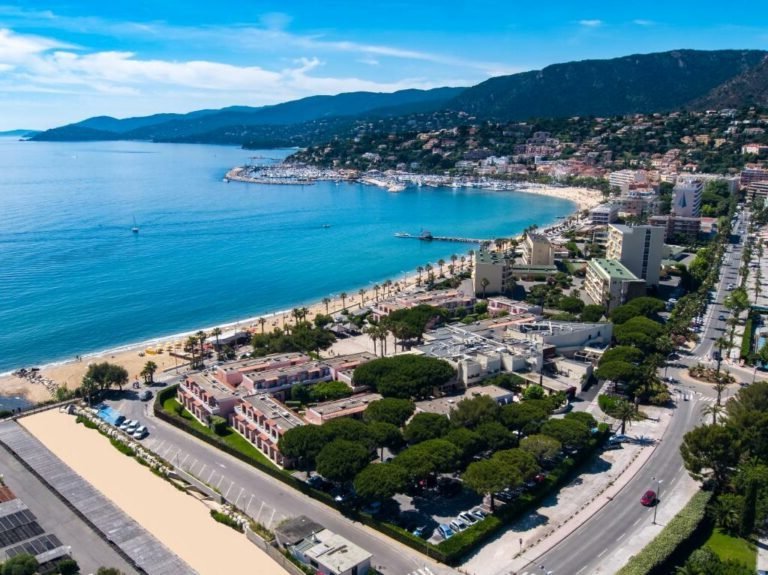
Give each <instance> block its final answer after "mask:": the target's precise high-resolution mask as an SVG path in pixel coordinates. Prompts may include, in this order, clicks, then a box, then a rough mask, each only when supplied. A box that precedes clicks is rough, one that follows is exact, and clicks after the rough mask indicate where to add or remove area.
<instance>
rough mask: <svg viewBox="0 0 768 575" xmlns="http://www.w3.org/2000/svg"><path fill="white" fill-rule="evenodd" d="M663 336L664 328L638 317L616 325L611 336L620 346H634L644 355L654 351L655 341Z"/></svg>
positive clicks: (645, 318)
mask: <svg viewBox="0 0 768 575" xmlns="http://www.w3.org/2000/svg"><path fill="white" fill-rule="evenodd" d="M663 334H664V327H663V326H662V325H661V324H659V323H657V322H655V321H653V320H650V319H648V318H647V317H643V316H638V317H633V318H632V319H630V320H627V321H626V322H624V323H623V324H621V325H617V326H616V327H615V329H614V330H613V335H614V337H615V338H616V341H617V342H619V344H620V345H627V346H634V347H637V348H638V349H640V350H641V351H643V352H645V353H650V352H652V351H653V350H654V344H655V342H656V340H657V339H658V338H659V337H660V336H661V335H663Z"/></svg>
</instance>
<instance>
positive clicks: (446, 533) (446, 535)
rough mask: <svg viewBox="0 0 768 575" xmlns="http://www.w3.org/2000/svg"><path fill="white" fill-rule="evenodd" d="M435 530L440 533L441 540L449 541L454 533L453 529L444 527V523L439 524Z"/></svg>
mask: <svg viewBox="0 0 768 575" xmlns="http://www.w3.org/2000/svg"><path fill="white" fill-rule="evenodd" d="M437 530H438V531H439V532H440V535H442V537H443V539H450V538H451V537H452V536H453V534H454V533H455V532H454V531H453V529H451V528H450V527H449V526H448V525H445V524H444V523H441V524H440V525H438V526H437Z"/></svg>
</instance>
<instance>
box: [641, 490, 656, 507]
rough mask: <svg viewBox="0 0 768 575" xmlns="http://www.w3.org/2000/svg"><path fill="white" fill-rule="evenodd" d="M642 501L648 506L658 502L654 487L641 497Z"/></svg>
mask: <svg viewBox="0 0 768 575" xmlns="http://www.w3.org/2000/svg"><path fill="white" fill-rule="evenodd" d="M640 503H642V504H643V505H645V506H646V507H651V506H652V505H653V504H654V503H656V492H655V491H654V490H653V489H649V490H648V491H646V492H645V493H644V494H643V496H642V497H641V498H640Z"/></svg>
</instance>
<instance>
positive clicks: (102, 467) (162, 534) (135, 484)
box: [19, 409, 286, 575]
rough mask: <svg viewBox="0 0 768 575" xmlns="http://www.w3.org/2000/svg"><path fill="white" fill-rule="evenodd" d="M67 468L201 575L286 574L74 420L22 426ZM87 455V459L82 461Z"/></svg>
mask: <svg viewBox="0 0 768 575" xmlns="http://www.w3.org/2000/svg"><path fill="white" fill-rule="evenodd" d="M19 423H21V424H22V425H23V426H24V427H25V428H27V429H28V430H29V431H30V433H32V434H33V435H34V436H35V437H37V438H38V439H39V440H40V441H41V442H42V443H43V444H44V445H45V446H46V447H47V448H48V449H50V450H51V451H52V452H53V453H55V454H56V455H57V456H58V457H59V458H60V459H61V460H62V461H64V463H66V464H67V465H69V466H70V467H71V468H72V469H73V470H74V471H76V472H77V473H78V474H80V475H81V476H82V477H83V478H84V479H85V480H86V481H88V482H89V483H91V485H93V486H94V487H95V488H96V489H98V490H99V491H101V493H102V494H104V496H105V497H107V498H109V499H110V500H111V501H112V502H113V503H114V504H115V505H117V506H118V507H120V508H121V509H122V510H123V511H125V513H127V514H128V515H130V516H131V517H132V518H133V519H135V520H136V521H137V522H138V523H140V524H141V525H142V526H143V527H144V528H145V529H146V530H147V531H149V532H150V533H152V535H154V536H155V537H157V538H158V539H159V540H160V541H162V542H163V543H164V544H165V545H166V546H167V547H168V548H169V549H170V550H171V551H173V552H174V553H176V554H177V555H178V556H179V557H181V559H183V560H184V561H185V562H187V563H188V564H189V565H190V566H191V567H192V568H193V569H195V570H196V571H198V572H199V573H200V574H201V575H206V574H211V575H218V574H219V573H240V572H242V570H243V565H248V566H249V570H250V571H252V572H253V573H259V574H264V575H272V574H274V575H283V574H285V573H286V571H284V570H283V568H282V567H280V566H279V565H277V564H276V563H275V562H274V561H272V559H271V558H270V557H269V556H267V554H266V553H264V552H263V551H261V550H260V549H259V548H257V547H256V546H255V545H253V544H252V543H251V542H249V541H248V540H247V539H246V538H245V536H244V535H243V534H241V533H238V532H237V531H234V530H233V529H231V528H230V527H227V526H226V525H222V524H220V523H217V522H216V521H214V520H213V519H212V518H211V516H210V515H209V511H208V508H207V507H206V506H205V505H204V504H202V503H201V502H199V501H197V500H196V499H194V498H193V497H191V496H189V495H187V494H185V493H182V492H180V491H179V490H177V489H176V488H174V487H173V486H172V485H170V484H169V483H168V482H166V481H165V480H163V479H161V478H160V477H157V476H156V475H154V474H153V473H151V472H150V471H149V469H147V468H146V467H143V466H141V465H139V464H138V463H137V462H136V461H135V460H134V459H133V458H130V457H126V456H125V455H123V454H122V453H120V452H119V451H117V450H116V449H115V448H114V447H112V446H111V445H110V444H109V441H108V440H107V438H105V437H103V436H102V435H101V434H99V433H97V432H96V431H95V430H92V429H87V428H86V427H84V426H82V425H78V424H77V423H75V418H74V417H73V416H71V415H67V414H65V413H61V412H59V411H58V410H55V409H54V410H49V411H45V412H42V413H39V414H37V415H33V416H30V417H25V418H23V419H21V420H20V421H19ZM84 453H87V454H88V457H83V454H84Z"/></svg>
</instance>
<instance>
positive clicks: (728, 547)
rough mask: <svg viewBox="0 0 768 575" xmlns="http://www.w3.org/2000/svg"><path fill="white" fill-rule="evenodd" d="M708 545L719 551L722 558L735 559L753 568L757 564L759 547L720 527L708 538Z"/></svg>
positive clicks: (718, 553) (716, 551)
mask: <svg viewBox="0 0 768 575" xmlns="http://www.w3.org/2000/svg"><path fill="white" fill-rule="evenodd" d="M706 545H708V546H709V548H710V549H712V551H714V552H715V553H717V555H718V556H719V557H720V559H723V560H728V559H733V560H735V561H738V562H739V563H743V564H744V565H746V566H747V567H749V568H751V569H755V568H756V566H757V548H756V547H755V546H754V545H753V544H752V543H750V542H749V541H747V540H746V539H742V538H741V537H732V536H730V535H728V534H726V533H723V532H722V531H720V529H715V530H713V531H712V535H710V536H709V539H707V542H706Z"/></svg>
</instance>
